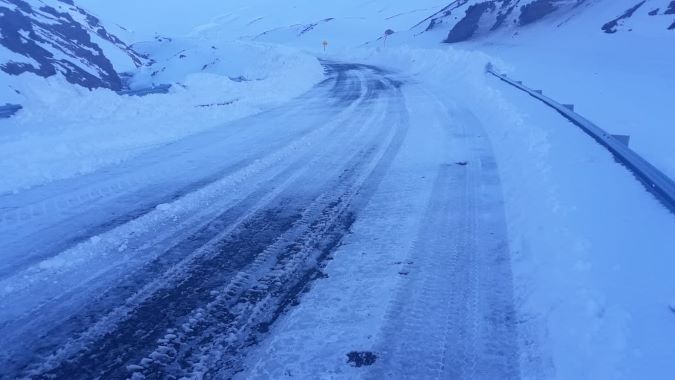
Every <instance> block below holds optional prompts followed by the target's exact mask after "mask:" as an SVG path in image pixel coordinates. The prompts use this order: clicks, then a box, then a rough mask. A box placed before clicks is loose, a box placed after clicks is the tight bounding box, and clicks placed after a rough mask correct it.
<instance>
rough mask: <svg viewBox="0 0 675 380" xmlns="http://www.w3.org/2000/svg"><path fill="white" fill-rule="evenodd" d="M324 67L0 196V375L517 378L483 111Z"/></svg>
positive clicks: (372, 75)
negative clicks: (228, 116)
mask: <svg viewBox="0 0 675 380" xmlns="http://www.w3.org/2000/svg"><path fill="white" fill-rule="evenodd" d="M325 65H326V70H327V79H326V80H325V81H324V82H322V83H321V84H319V85H318V86H316V87H315V88H314V89H313V90H312V91H310V92H309V93H307V94H306V95H305V96H303V97H301V98H299V99H296V100H295V101H293V102H292V103H290V104H288V105H286V106H284V107H280V108H277V109H273V110H270V111H267V112H264V113H262V114H259V115H256V116H254V117H250V118H247V119H243V120H239V121H237V122H234V123H230V124H226V125H223V126H222V127H219V128H216V129H213V130H210V131H208V132H205V133H202V134H199V135H195V136H192V137H189V138H186V139H184V140H181V141H179V142H176V143H173V144H169V145H166V146H162V147H159V148H157V149H155V150H154V151H151V152H148V153H146V154H144V155H142V156H139V157H137V158H135V159H133V160H131V161H128V162H124V163H122V164H119V165H116V166H113V167H109V168H107V169H105V170H101V171H99V172H96V173H94V174H91V175H87V176H83V177H79V178H77V179H71V180H67V181H62V182H55V183H52V184H50V185H47V186H44V187H39V188H34V189H31V190H28V191H23V192H19V193H16V194H5V195H1V196H0V239H1V241H2V245H1V246H0V250H1V252H0V258H1V259H2V260H1V261H0V337H1V340H2V344H1V345H0V377H2V378H14V377H33V378H64V379H65V378H67V379H80V378H81V379H91V378H99V377H101V378H122V379H123V378H130V377H135V378H142V376H146V377H148V378H171V376H176V377H182V376H188V377H192V376H205V377H206V378H230V377H233V376H235V375H239V376H242V377H261V378H280V377H283V376H292V377H299V378H303V377H305V378H306V377H311V378H316V377H321V376H334V377H354V376H366V377H373V378H383V377H387V376H389V377H391V376H394V377H408V378H439V379H440V378H486V379H495V378H499V379H507V378H515V377H517V376H518V364H517V349H516V334H515V323H516V321H515V320H514V311H513V294H512V279H511V272H510V259H509V250H508V247H507V244H506V236H505V226H504V215H503V209H502V200H501V190H500V184H499V179H498V175H497V167H496V163H495V162H494V159H493V157H492V153H491V148H490V144H489V141H488V140H487V139H486V138H485V136H484V134H483V131H482V130H481V126H480V124H479V123H478V121H477V120H476V118H475V117H473V116H472V115H471V114H470V113H469V112H468V111H466V110H465V109H463V108H462V107H460V106H457V105H454V103H452V102H451V101H450V100H448V99H442V98H439V97H436V96H434V95H433V94H432V93H431V92H429V91H427V90H425V89H424V88H423V87H422V86H421V85H419V84H416V83H414V82H412V81H409V80H407V79H405V78H399V77H397V76H396V75H394V74H392V73H389V72H386V71H384V70H380V69H378V68H375V67H370V66H364V65H352V64H339V63H325ZM345 263H346V265H345ZM350 263H352V265H350ZM326 265H336V266H337V267H339V268H347V270H346V272H349V273H348V275H345V276H339V277H338V278H325V277H326V276H325V274H324V272H323V271H324V269H325V267H326ZM348 268H353V269H354V270H353V272H350V271H349V269H348ZM322 284H323V285H324V286H323V287H321V289H318V287H319V285H322ZM314 287H317V289H316V291H317V292H319V293H316V292H315V291H314ZM317 295H321V296H320V297H317ZM345 310H346V311H348V312H347V313H345ZM349 312H351V314H350V313H349ZM341 315H342V316H344V315H347V316H350V315H351V317H349V318H347V319H346V320H339V318H338V317H339V316H341ZM303 322H304V326H302V327H298V324H302V323H303ZM366 330H367V331H368V334H365V335H359V334H361V333H362V332H363V331H366ZM326 337H330V339H327V338H326ZM350 348H351V349H350ZM352 350H355V351H368V352H372V356H369V355H366V357H368V358H369V359H373V360H366V363H355V362H353V361H352V363H348V358H349V357H348V356H347V355H348V354H349V353H350V351H352ZM364 355H365V354H364ZM350 364H351V365H350ZM356 364H358V365H359V366H356ZM290 367H292V368H290Z"/></svg>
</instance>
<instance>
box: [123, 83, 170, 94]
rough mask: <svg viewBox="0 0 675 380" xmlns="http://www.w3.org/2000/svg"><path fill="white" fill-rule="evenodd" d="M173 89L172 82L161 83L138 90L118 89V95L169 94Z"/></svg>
mask: <svg viewBox="0 0 675 380" xmlns="http://www.w3.org/2000/svg"><path fill="white" fill-rule="evenodd" d="M170 89H171V85H170V84H160V85H158V86H154V87H150V88H141V89H138V90H122V91H117V94H118V95H127V96H146V95H151V94H167V93H168V92H169V90H170Z"/></svg>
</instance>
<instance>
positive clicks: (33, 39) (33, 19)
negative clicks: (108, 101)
mask: <svg viewBox="0 0 675 380" xmlns="http://www.w3.org/2000/svg"><path fill="white" fill-rule="evenodd" d="M147 61H148V60H147V59H146V58H145V57H144V56H142V55H141V54H139V53H137V52H136V51H134V50H133V49H132V48H131V47H130V46H129V45H128V44H127V43H125V42H124V41H122V40H121V39H120V38H118V37H117V36H116V35H114V34H112V33H110V32H109V31H108V29H106V27H104V26H103V25H102V24H101V22H100V20H99V19H98V18H97V17H95V16H93V15H92V14H90V13H88V12H87V11H85V10H84V9H82V8H80V7H78V6H76V5H75V4H74V3H73V1H72V0H0V70H2V72H4V73H5V74H9V75H13V76H16V75H21V74H24V73H33V74H36V75H38V76H41V77H51V76H55V75H62V76H63V77H64V78H65V79H66V80H67V81H68V82H70V83H73V84H77V85H80V86H83V87H87V88H100V87H104V88H110V89H113V90H119V89H121V88H122V86H123V83H122V79H121V78H120V75H119V73H120V72H121V71H125V70H129V69H133V68H134V67H140V66H142V65H144V64H145V63H146V62H147Z"/></svg>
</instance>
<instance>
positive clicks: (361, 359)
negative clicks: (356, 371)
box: [347, 351, 377, 368]
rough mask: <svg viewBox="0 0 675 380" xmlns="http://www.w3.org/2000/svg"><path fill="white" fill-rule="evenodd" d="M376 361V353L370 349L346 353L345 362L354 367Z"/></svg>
mask: <svg viewBox="0 0 675 380" xmlns="http://www.w3.org/2000/svg"><path fill="white" fill-rule="evenodd" d="M376 361H377V355H375V354H374V353H372V352H370V351H360V352H359V351H352V352H350V353H348V354H347V363H349V365H351V366H352V367H356V368H361V367H367V366H371V365H373V364H375V362H376Z"/></svg>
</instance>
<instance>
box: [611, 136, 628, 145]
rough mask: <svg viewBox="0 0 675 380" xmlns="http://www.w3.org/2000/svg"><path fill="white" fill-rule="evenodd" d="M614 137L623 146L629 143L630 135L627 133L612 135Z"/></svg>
mask: <svg viewBox="0 0 675 380" xmlns="http://www.w3.org/2000/svg"><path fill="white" fill-rule="evenodd" d="M612 137H614V138H615V139H617V140H618V141H619V142H620V143H622V144H623V145H625V146H629V144H630V136H628V135H612Z"/></svg>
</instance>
